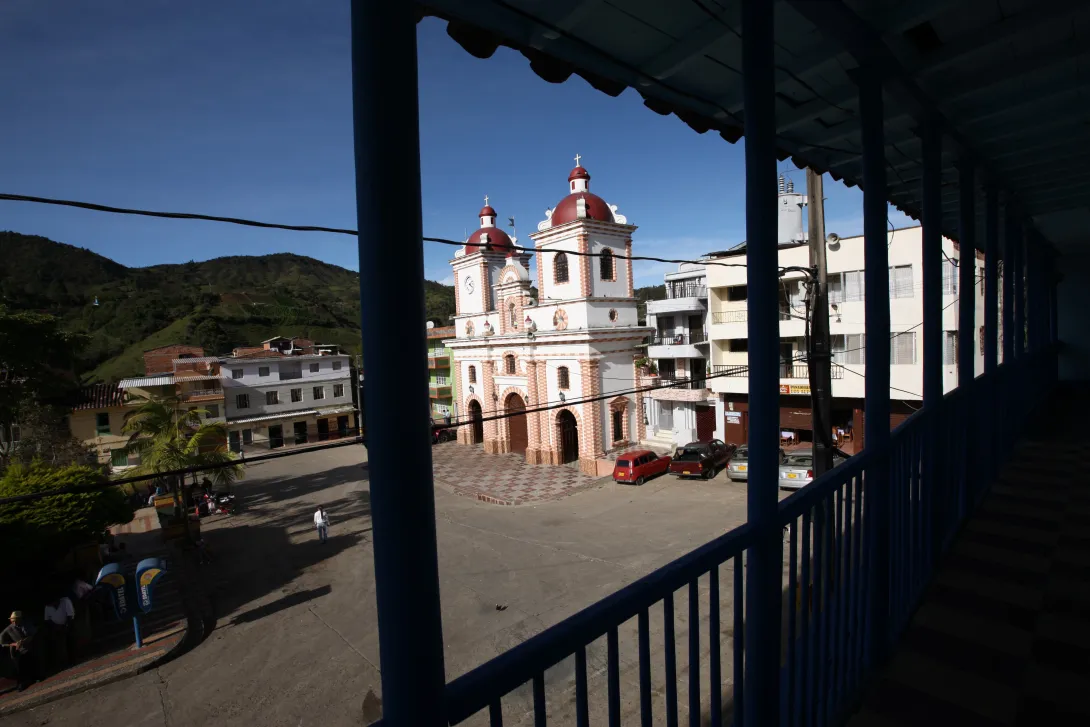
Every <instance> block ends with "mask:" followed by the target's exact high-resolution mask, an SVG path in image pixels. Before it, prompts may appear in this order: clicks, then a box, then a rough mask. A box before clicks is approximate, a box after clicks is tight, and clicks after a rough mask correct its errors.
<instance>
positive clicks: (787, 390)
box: [780, 384, 810, 396]
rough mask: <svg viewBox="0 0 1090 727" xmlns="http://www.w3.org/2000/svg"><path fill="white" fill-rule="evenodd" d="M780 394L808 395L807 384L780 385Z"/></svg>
mask: <svg viewBox="0 0 1090 727" xmlns="http://www.w3.org/2000/svg"><path fill="white" fill-rule="evenodd" d="M780 393H781V394H806V395H807V396H809V395H810V385H809V384H780Z"/></svg>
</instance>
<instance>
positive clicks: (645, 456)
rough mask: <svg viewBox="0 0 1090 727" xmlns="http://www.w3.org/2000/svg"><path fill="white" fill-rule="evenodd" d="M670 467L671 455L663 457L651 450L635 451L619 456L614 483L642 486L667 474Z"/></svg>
mask: <svg viewBox="0 0 1090 727" xmlns="http://www.w3.org/2000/svg"><path fill="white" fill-rule="evenodd" d="M669 467H670V455H668V454H664V455H662V456H661V457H660V456H658V455H657V454H655V453H654V452H652V451H651V450H649V449H634V450H632V451H631V452H625V453H624V454H621V455H618V456H617V461H616V462H615V463H614V464H613V481H614V482H624V483H632V484H636V485H642V484H643V483H644V482H646V481H647V480H649V479H651V478H652V477H658V476H659V475H661V474H665V472H666V470H667V469H669Z"/></svg>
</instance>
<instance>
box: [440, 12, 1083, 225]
mask: <svg viewBox="0 0 1090 727" xmlns="http://www.w3.org/2000/svg"><path fill="white" fill-rule="evenodd" d="M740 5H741V4H740V2H739V0H718V2H717V3H715V4H712V3H706V2H699V3H698V2H693V1H691V0H690V1H687V2H679V3H662V2H656V1H654V0H627V1H626V0H612V1H611V2H604V1H603V0H557V1H555V2H549V3H542V2H539V1H538V0H427V1H426V2H425V3H424V8H423V9H422V10H421V12H422V13H424V14H430V15H435V16H437V17H440V18H443V19H445V20H447V21H448V27H447V32H448V34H449V35H450V36H451V37H452V38H454V40H456V41H457V42H458V43H459V44H461V45H462V47H463V48H465V49H466V50H467V51H468V52H469V53H471V54H472V55H474V56H476V57H478V58H487V57H489V56H491V55H492V54H493V53H494V52H495V51H496V49H497V48H498V47H499V46H501V45H503V46H508V47H511V48H513V49H515V50H517V51H519V52H520V53H522V54H523V55H524V56H525V57H526V58H527V60H529V62H530V67H531V69H533V71H534V72H535V73H537V74H538V75H539V76H541V77H542V78H543V79H545V80H547V81H550V82H553V83H560V82H563V81H565V80H567V79H568V78H570V77H571V76H572V75H579V76H581V77H582V78H584V79H585V80H586V81H587V82H588V83H590V84H591V85H592V86H594V87H595V88H597V89H599V90H601V91H602V92H604V93H608V94H610V95H612V96H617V95H619V94H620V93H621V92H622V91H624V90H625V89H626V88H632V89H634V90H636V92H638V93H639V94H640V95H641V96H643V99H644V104H645V105H646V106H647V107H648V108H650V109H651V110H653V111H655V112H656V113H659V114H664V115H667V114H674V115H676V116H678V118H680V119H681V120H682V121H684V122H685V123H687V124H688V125H689V126H690V127H692V128H693V129H694V130H695V131H697V132H699V133H706V132H708V131H716V132H718V133H719V134H720V135H721V136H722V137H723V138H724V139H726V140H727V141H729V142H732V143H733V142H735V141H737V140H738V139H739V138H740V136H741V134H742V129H743V125H744V108H743V104H742V75H741V72H742V67H741V34H740V33H741V21H740ZM775 23H776V65H777V68H776V85H777V100H776V117H777V122H776V127H777V129H776V131H777V140H778V145H779V148H780V155H781V159H787V158H791V159H792V161H793V162H794V163H795V164H796V165H797V166H799V167H806V166H810V167H813V168H815V169H817V170H820V171H827V172H829V174H830V175H832V177H833V178H834V179H838V180H843V181H844V182H845V183H847V184H848V185H849V186H854V185H857V184H859V183H861V181H862V141H861V137H860V125H859V104H858V94H857V87H856V85H855V82H854V80H853V73H854V71H855V70H856V69H857V68H858V67H859V66H860V61H859V58H869V59H871V60H868V61H867V63H868V65H870V64H872V63H873V64H875V65H878V66H880V67H881V68H883V69H884V71H885V72H886V74H887V80H886V83H885V137H886V138H885V144H886V161H887V178H888V185H889V189H888V199H889V200H890V202H892V203H893V204H894V205H895V206H897V207H899V208H900V209H902V210H903V211H905V212H906V213H908V214H909V215H910V216H913V217H916V218H918V217H919V213H920V207H921V194H920V187H921V177H922V174H921V172H922V154H921V151H922V150H921V143H920V139H919V137H918V136H917V129H918V128H919V126H920V124H921V123H922V122H923V121H924V120H925V119H927V118H936V117H937V118H939V119H940V122H941V123H942V124H943V126H944V154H943V158H942V180H943V189H944V193H943V231H944V234H946V235H947V236H948V237H950V238H951V239H957V237H958V183H957V178H958V171H957V167H956V166H955V164H956V162H957V161H958V159H959V158H960V157H962V156H968V157H970V158H972V159H974V161H975V163H976V166H977V168H978V180H981V181H982V179H981V178H983V179H987V180H988V181H989V182H993V183H995V184H996V185H997V186H998V187H999V188H1000V189H1001V190H1002V191H1003V192H1004V198H1003V203H1004V204H1006V203H1007V201H1008V199H1009V200H1010V201H1011V202H1014V203H1016V204H1018V205H1020V206H1021V207H1022V208H1023V209H1024V210H1025V212H1026V213H1027V214H1028V215H1030V216H1031V217H1032V219H1033V222H1034V223H1035V224H1036V226H1037V227H1038V229H1039V230H1040V231H1041V232H1043V233H1045V234H1047V235H1049V236H1050V238H1051V240H1052V241H1053V242H1054V243H1059V244H1063V243H1065V242H1076V241H1081V240H1082V238H1083V237H1084V230H1085V224H1084V223H1087V222H1090V204H1088V200H1090V165H1086V164H1085V163H1084V157H1085V156H1086V151H1085V150H1086V149H1088V148H1090V144H1087V142H1088V141H1090V104H1088V103H1087V102H1086V101H1085V100H1084V97H1085V96H1086V92H1087V90H1088V89H1087V86H1088V84H1087V83H1086V82H1085V81H1083V80H1082V79H1083V78H1084V77H1085V75H1084V74H1082V73H1081V70H1082V67H1083V66H1084V65H1086V64H1087V62H1088V60H1087V58H1086V56H1085V54H1084V50H1085V42H1084V38H1085V36H1086V33H1087V31H1088V29H1090V4H1087V3H1072V2H1061V1H1059V0H1003V2H1001V3H1000V2H995V3H992V2H987V3H984V2H965V1H960V2H954V1H950V0H918V1H917V2H902V1H900V0H853V1H852V2H851V3H850V7H849V5H848V4H846V3H843V2H837V0H821V1H815V0H790V2H780V3H777V4H776V6H775ZM978 186H980V185H978ZM1007 193H1009V196H1008V194H1007ZM978 195H979V196H980V198H981V199H980V200H978V204H977V206H976V207H977V214H978V216H983V210H984V204H983V193H982V191H980V190H978ZM977 230H978V237H977V239H978V244H979V241H982V239H983V230H982V227H981V226H980V225H979V224H978V226H977Z"/></svg>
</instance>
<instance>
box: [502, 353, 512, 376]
mask: <svg viewBox="0 0 1090 727" xmlns="http://www.w3.org/2000/svg"><path fill="white" fill-rule="evenodd" d="M503 370H504V371H505V372H506V373H508V374H510V375H514V373H515V357H514V356H512V355H511V354H507V355H506V356H504V357H503Z"/></svg>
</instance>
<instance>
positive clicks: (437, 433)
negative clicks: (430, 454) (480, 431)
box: [431, 425, 458, 444]
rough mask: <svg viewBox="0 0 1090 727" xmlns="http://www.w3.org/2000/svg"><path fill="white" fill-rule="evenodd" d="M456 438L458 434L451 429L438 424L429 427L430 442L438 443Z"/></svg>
mask: <svg viewBox="0 0 1090 727" xmlns="http://www.w3.org/2000/svg"><path fill="white" fill-rule="evenodd" d="M457 438H458V434H457V433H456V432H455V431H454V430H453V429H447V428H446V427H441V426H438V425H432V428H431V443H432V444H439V443H440V442H453V441H454V440H455V439H457Z"/></svg>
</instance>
